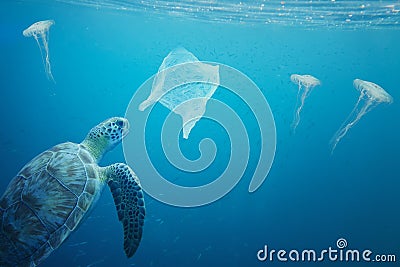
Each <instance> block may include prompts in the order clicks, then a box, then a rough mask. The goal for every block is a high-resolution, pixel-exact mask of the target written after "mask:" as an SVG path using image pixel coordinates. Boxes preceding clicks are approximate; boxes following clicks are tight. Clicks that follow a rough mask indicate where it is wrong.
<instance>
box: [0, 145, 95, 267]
mask: <svg viewBox="0 0 400 267" xmlns="http://www.w3.org/2000/svg"><path fill="white" fill-rule="evenodd" d="M97 169H98V168H97V163H96V162H95V160H94V158H93V157H92V156H91V155H90V153H89V152H88V151H87V150H86V149H85V148H84V147H83V146H81V145H78V144H74V143H63V144H60V145H57V146H55V147H53V148H51V149H49V150H47V151H45V152H43V153H42V154H40V155H38V156H37V157H35V158H34V159H33V160H32V161H31V162H29V163H28V164H27V165H25V167H23V168H22V170H21V171H20V172H19V173H18V174H17V176H16V177H14V178H13V180H12V181H11V182H10V184H9V185H8V187H7V189H6V192H5V193H4V195H3V196H2V198H1V199H0V266H16V265H18V266H36V265H37V264H39V262H40V261H42V260H43V259H45V258H46V257H47V256H48V255H49V254H50V253H51V252H52V251H53V250H55V249H56V248H57V247H58V246H59V245H60V244H61V243H62V242H63V241H64V240H65V239H66V238H67V237H68V236H69V234H70V233H71V232H72V231H73V230H74V229H75V228H76V227H77V226H78V224H79V222H80V221H81V220H82V218H83V216H84V215H85V213H86V212H87V211H88V209H89V208H90V206H91V204H92V202H93V200H94V199H95V197H96V194H97V193H98V192H99V191H100V190H99V189H100V186H101V182H100V179H99V176H98V171H97Z"/></svg>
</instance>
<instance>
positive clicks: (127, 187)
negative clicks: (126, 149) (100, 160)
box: [105, 163, 145, 258]
mask: <svg viewBox="0 0 400 267" xmlns="http://www.w3.org/2000/svg"><path fill="white" fill-rule="evenodd" d="M105 176H106V179H107V180H106V181H107V184H108V186H109V187H110V190H111V193H112V195H113V198H114V203H115V207H116V209H117V213H118V219H119V220H120V221H121V223H122V226H123V229H124V250H125V254H126V256H127V257H128V258H130V257H132V256H133V254H135V252H136V250H137V248H138V246H139V243H140V240H141V238H142V231H143V223H144V216H145V207H144V197H143V192H142V188H141V186H140V182H139V179H138V178H137V176H136V174H135V173H134V172H133V170H132V169H131V168H130V167H129V166H128V165H126V164H123V163H116V164H112V165H110V166H108V167H106V168H105Z"/></svg>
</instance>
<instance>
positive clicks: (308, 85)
mask: <svg viewBox="0 0 400 267" xmlns="http://www.w3.org/2000/svg"><path fill="white" fill-rule="evenodd" d="M290 80H291V81H292V82H293V83H295V84H297V85H298V87H299V88H298V92H297V103H296V107H297V109H295V113H294V119H293V122H292V131H293V132H294V131H295V130H296V128H297V125H299V122H300V112H301V110H302V109H303V106H304V102H305V100H306V98H307V97H308V96H309V94H310V92H311V90H312V89H313V88H314V87H315V86H318V85H321V82H320V80H318V79H317V78H315V77H314V76H312V75H308V74H305V75H299V74H292V75H290ZM299 102H300V103H299Z"/></svg>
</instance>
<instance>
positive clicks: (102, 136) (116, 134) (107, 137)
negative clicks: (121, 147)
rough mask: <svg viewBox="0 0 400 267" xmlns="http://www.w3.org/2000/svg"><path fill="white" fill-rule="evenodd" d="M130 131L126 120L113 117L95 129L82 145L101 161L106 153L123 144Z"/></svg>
mask: <svg viewBox="0 0 400 267" xmlns="http://www.w3.org/2000/svg"><path fill="white" fill-rule="evenodd" d="M128 131H129V122H128V120H127V119H125V118H120V117H113V118H110V119H108V120H105V121H103V122H101V123H100V124H98V125H97V126H95V127H93V128H92V129H91V130H90V132H89V133H88V135H87V136H86V138H85V140H84V141H83V142H82V145H83V146H85V147H86V149H87V150H88V151H89V152H91V154H92V155H93V156H94V157H95V158H96V159H97V161H99V160H100V159H101V158H102V157H103V155H104V153H106V152H107V151H110V150H112V149H113V148H114V147H115V146H116V145H118V144H119V143H121V141H122V138H124V137H125V136H126V135H127V134H128Z"/></svg>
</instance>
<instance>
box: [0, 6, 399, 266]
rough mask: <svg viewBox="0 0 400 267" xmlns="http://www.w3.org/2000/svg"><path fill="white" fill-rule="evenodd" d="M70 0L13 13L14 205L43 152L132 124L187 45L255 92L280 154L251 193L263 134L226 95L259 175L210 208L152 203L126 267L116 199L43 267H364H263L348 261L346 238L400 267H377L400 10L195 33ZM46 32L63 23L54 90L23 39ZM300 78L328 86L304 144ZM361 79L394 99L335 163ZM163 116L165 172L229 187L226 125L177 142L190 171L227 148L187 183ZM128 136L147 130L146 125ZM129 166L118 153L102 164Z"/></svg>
mask: <svg viewBox="0 0 400 267" xmlns="http://www.w3.org/2000/svg"><path fill="white" fill-rule="evenodd" d="M67 2H68V1H57V2H53V1H3V2H1V3H0V71H1V79H0V87H1V90H0V100H1V104H0V111H1V114H2V116H1V117H0V122H1V125H2V127H1V130H0V158H1V159H2V161H1V163H0V166H1V168H2V175H1V179H0V191H1V192H3V191H4V190H5V188H6V187H7V185H8V183H9V181H10V180H11V179H12V177H13V176H14V175H15V174H16V173H17V172H18V171H19V170H20V169H21V168H22V167H23V166H24V165H25V164H26V163H27V162H28V161H29V160H30V159H32V158H33V157H34V156H35V155H37V154H38V153H40V152H42V151H44V150H46V149H48V148H50V147H51V146H53V145H55V144H58V143H61V142H65V141H72V142H80V141H82V140H83V138H84V137H85V136H86V134H87V132H88V131H89V129H90V128H91V127H93V126H94V125H96V124H97V123H98V122H100V121H102V120H104V119H106V118H108V117H111V116H124V114H125V111H126V108H127V106H128V104H129V102H130V100H131V98H132V96H133V94H134V93H135V91H136V90H137V89H138V88H139V87H140V85H141V84H142V83H144V82H145V81H146V80H147V79H148V78H149V77H151V76H152V75H153V74H155V73H156V72H157V70H158V68H159V66H160V64H161V63H162V60H163V59H164V57H165V56H167V54H168V53H169V52H170V51H171V50H172V49H174V48H176V47H178V46H183V47H185V48H186V49H188V50H189V51H191V52H192V53H193V54H194V55H196V57H197V58H199V59H200V60H205V61H214V62H220V63H223V64H226V65H229V66H231V67H233V68H236V69H238V70H240V71H241V72H243V73H245V74H246V75H247V76H248V77H249V78H250V79H252V80H253V81H254V82H255V83H256V84H257V85H258V87H259V88H260V89H261V91H262V93H263V94H264V96H265V98H266V99H267V100H268V103H269V105H270V107H271V110H272V112H273V115H274V119H275V124H276V132H277V144H276V155H275V160H274V163H273V165H272V168H271V170H270V172H269V174H268V177H267V179H266V180H265V182H264V183H263V184H262V186H261V187H260V188H259V189H258V190H257V191H256V192H254V193H249V192H248V185H249V182H250V180H251V177H252V174H253V172H254V170H255V168H256V164H257V159H258V157H259V154H260V148H259V146H258V144H259V142H260V140H259V139H260V136H259V135H260V134H259V132H257V130H255V129H256V127H255V120H254V117H253V115H252V114H251V112H250V109H249V107H247V106H246V105H244V103H242V102H241V101H239V100H238V99H236V98H235V96H232V95H230V94H229V93H224V92H223V91H220V92H218V91H217V92H216V94H215V95H214V97H215V98H216V99H219V100H221V101H226V102H227V103H228V104H230V105H231V106H232V108H234V109H235V111H236V112H237V113H238V114H239V116H240V117H241V118H242V119H243V121H244V123H245V125H246V128H247V129H248V130H249V132H250V134H249V136H250V137H249V142H250V148H251V150H250V152H251V154H250V159H249V164H248V167H247V169H246V172H245V174H244V176H243V177H242V179H241V180H240V182H239V183H238V185H237V186H236V187H235V188H234V189H233V190H232V191H231V192H230V193H229V194H227V195H226V196H225V197H223V198H222V199H220V200H218V201H216V202H214V203H211V204H209V205H205V206H202V207H197V208H179V207H173V206H169V205H165V204H163V203H160V202H158V201H156V200H154V199H152V198H151V197H150V196H148V195H146V196H145V197H146V204H147V209H146V211H147V218H146V222H145V228H144V234H143V239H142V242H141V245H140V247H139V249H138V251H137V253H136V254H135V255H134V257H133V258H131V259H127V258H126V257H125V255H124V252H123V234H122V227H121V225H120V223H119V222H118V219H117V214H116V212H115V207H114V203H113V199H112V196H111V194H110V192H109V191H108V189H107V188H106V189H105V190H104V192H103V195H102V197H101V198H100V200H99V202H98V203H97V205H96V208H95V209H94V210H93V212H92V213H91V214H90V217H89V218H87V219H86V220H85V222H84V223H83V224H82V225H81V226H80V228H79V229H78V230H77V231H76V232H75V233H74V234H72V235H71V237H70V238H69V239H68V240H67V241H66V242H65V243H64V244H63V245H62V246H61V247H60V248H59V249H58V250H57V251H55V252H54V253H53V254H52V255H51V256H50V257H49V258H48V259H47V260H45V261H44V262H43V264H41V266H266V265H277V266H286V265H290V266H313V265H316V266H317V265H319V266H322V265H323V266H331V265H332V266H333V265H334V266H338V265H343V266H347V265H348V266H353V265H355V266H364V264H365V263H362V262H361V263H357V262H338V261H336V262H331V261H328V260H325V261H324V262H323V263H310V262H291V261H288V262H279V261H278V260H276V259H275V260H274V261H272V262H271V261H266V262H260V261H259V260H258V259H257V252H258V251H259V250H260V249H263V248H264V245H268V247H269V248H271V249H276V250H279V249H284V250H287V251H290V250H292V249H297V250H300V251H301V250H303V249H315V250H317V251H321V250H323V249H327V248H328V247H332V248H336V241H337V240H338V239H339V238H345V239H346V240H347V242H348V248H351V249H359V250H365V249H370V250H371V251H373V252H374V254H393V255H396V257H397V258H396V260H397V263H376V262H375V263H369V264H371V265H377V266H379V265H385V266H397V265H396V264H398V262H399V260H400V248H399V240H400V230H399V225H400V216H399V203H400V195H399V193H398V192H399V188H400V182H399V177H400V170H399V166H400V142H399V136H400V123H399V115H400V106H399V104H398V99H400V93H399V83H400V80H399V75H398V74H399V70H400V50H399V48H398V47H399V44H400V27H399V26H396V25H397V24H396V21H397V22H399V21H400V18H399V17H398V16H397V17H396V14H397V13H396V12H395V11H393V10H395V9H396V7H393V10H392V13H391V14H392V15H393V17H394V18H391V19H392V20H391V24H390V25H386V24H384V25H381V26H380V25H379V24H374V23H375V22H374V20H372V19H373V18H374V17H373V16H371V17H370V19H371V22H372V23H371V24H372V26H373V27H371V26H369V24H368V21H366V22H363V23H359V24H357V25H356V26H357V27H353V28H352V27H346V26H339V27H334V26H329V25H328V26H324V25H320V24H318V25H314V26H313V24H311V26H304V25H302V24H301V23H299V24H298V25H297V24H296V23H292V22H291V23H288V24H285V23H283V22H281V21H278V22H277V23H262V22H260V21H258V20H255V21H253V20H251V19H249V21H242V20H239V21H235V19H232V21H229V20H223V21H219V20H218V19H215V21H214V20H213V19H210V18H212V15H209V16H208V17H205V18H202V17H199V18H196V19H193V18H190V16H182V12H163V10H162V9H157V12H153V11H152V10H148V9H146V10H140V5H138V6H136V7H135V8H134V9H132V10H130V9H128V10H121V9H115V8H107V7H105V6H102V4H101V2H100V1H99V2H97V5H94V6H93V5H91V4H90V5H77V4H71V3H67ZM71 2H72V1H71ZM86 2H87V3H89V2H92V1H86ZM105 2H107V3H109V2H110V1H105ZM111 2H112V1H111ZM122 2H125V1H122ZM164 2H165V1H160V3H164ZM338 2H339V1H338ZM349 2H353V3H354V2H360V5H361V4H362V3H364V2H366V3H368V2H369V1H349ZM371 2H374V1H371ZM376 2H377V1H376ZM381 2H385V4H386V2H388V1H381ZM393 2H394V5H397V6H398V5H399V2H398V1H393ZM146 3H147V2H146ZM210 3H212V2H210ZM224 3H225V4H226V3H229V2H228V1H223V2H221V5H223V4H224ZM156 4H157V2H155V5H156ZM173 4H174V3H172V2H171V5H173ZM175 4H176V3H175ZM382 5H384V4H382ZM249 10H250V9H249ZM175 11H176V10H175ZM250 11H251V10H250ZM243 12H245V11H243ZM211 14H212V13H211ZM253 15H254V14H253V13H250V17H251V16H253ZM244 17H245V18H246V16H244ZM45 19H53V20H55V25H53V26H52V28H51V29H50V35H49V50H50V61H51V64H52V71H53V75H54V79H55V81H56V82H55V83H53V82H51V81H49V80H48V79H47V78H46V75H45V72H44V68H43V63H42V60H41V57H40V52H39V49H38V47H37V44H36V42H35V41H34V39H33V38H26V37H24V36H23V35H22V31H23V30H24V29H25V28H27V27H28V26H29V25H31V24H32V23H33V22H36V21H38V20H45ZM282 21H284V20H282ZM344 25H345V24H344ZM293 73H299V74H312V75H313V76H316V77H318V78H319V79H320V80H321V82H322V84H321V86H318V87H316V88H315V89H314V90H313V92H312V93H311V94H310V96H309V98H308V99H306V102H305V106H304V109H303V111H302V113H301V121H300V124H299V126H298V127H297V130H296V133H295V134H293V133H292V132H291V129H290V124H291V122H292V119H293V110H294V109H295V104H296V95H297V86H296V85H295V84H293V83H292V82H291V81H290V75H291V74H293ZM355 78H360V79H363V80H368V81H373V82H375V83H377V84H379V85H380V86H382V87H383V88H384V89H385V90H386V91H387V92H388V93H389V94H390V95H391V96H392V97H393V99H394V101H393V103H392V104H390V105H387V104H382V105H378V106H377V107H376V108H375V109H373V110H372V111H371V112H370V113H368V114H366V116H365V117H363V118H362V119H361V121H360V122H359V123H358V124H357V125H355V126H354V127H353V128H352V129H351V130H350V131H349V132H348V134H347V135H346V137H345V138H344V139H343V140H342V141H341V142H340V143H339V144H338V147H337V148H336V150H335V152H334V153H333V154H332V155H331V153H330V147H329V141H330V139H331V138H332V136H333V135H334V133H335V132H336V131H337V130H338V128H339V126H340V125H341V123H342V122H343V121H344V120H345V119H346V117H347V116H348V114H349V113H350V112H351V110H352V109H353V107H354V105H355V103H356V102H357V99H358V96H359V92H358V91H357V90H355V89H354V88H353V85H352V81H353V79H355ZM157 111H158V113H155V114H152V117H151V120H152V121H153V123H152V125H151V127H152V128H150V129H147V131H148V132H149V136H148V137H147V140H148V141H149V143H150V147H149V151H150V152H149V154H150V155H151V156H152V161H153V162H155V164H156V165H157V163H159V164H158V165H157V166H156V167H157V168H158V169H160V171H161V172H162V173H163V174H165V175H167V176H168V174H169V173H170V175H169V176H170V177H172V178H171V180H176V183H178V184H182V185H192V186H193V185H199V184H204V183H207V182H210V181H212V180H213V179H215V178H216V177H218V176H219V175H220V173H222V172H223V170H224V168H225V166H226V165H227V161H228V157H229V148H230V146H229V142H227V141H226V140H227V138H228V133H226V132H224V130H223V127H221V126H219V125H217V124H215V123H213V122H212V121H209V120H200V121H199V122H198V124H197V125H196V126H195V128H193V130H192V133H191V136H190V138H189V139H188V140H183V139H182V137H180V142H181V144H182V150H183V153H184V154H185V155H186V156H187V158H189V159H196V158H198V157H199V156H200V153H199V150H198V145H199V142H200V140H201V139H202V138H205V137H209V138H211V139H213V140H214V141H215V144H216V146H217V147H218V155H217V157H216V160H215V162H214V163H213V164H212V165H211V166H210V167H209V168H208V169H206V170H205V171H204V172H202V173H196V174H194V176H190V174H187V173H186V174H179V175H181V176H183V178H179V177H176V178H175V177H174V176H176V173H179V172H178V171H177V170H176V169H174V168H173V167H171V166H170V165H169V164H168V162H167V161H166V159H165V156H164V155H162V150H161V149H160V145H159V144H160V137H159V136H160V132H161V130H160V129H161V126H162V122H163V119H164V117H165V116H166V114H167V113H168V111H167V110H166V109H165V108H163V107H161V106H159V107H158V109H157V110H156V112H157ZM131 124H132V127H133V129H134V125H135V122H134V121H131ZM150 141H153V142H150ZM123 161H125V159H124V154H123V150H122V146H118V147H117V148H116V149H114V150H113V151H111V152H109V153H108V154H107V156H106V157H105V158H104V159H103V161H102V162H101V165H102V166H105V165H108V164H111V163H114V162H123ZM132 167H133V168H135V166H132ZM139 178H141V177H139ZM165 193H166V194H168V192H165Z"/></svg>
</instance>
